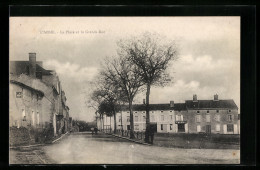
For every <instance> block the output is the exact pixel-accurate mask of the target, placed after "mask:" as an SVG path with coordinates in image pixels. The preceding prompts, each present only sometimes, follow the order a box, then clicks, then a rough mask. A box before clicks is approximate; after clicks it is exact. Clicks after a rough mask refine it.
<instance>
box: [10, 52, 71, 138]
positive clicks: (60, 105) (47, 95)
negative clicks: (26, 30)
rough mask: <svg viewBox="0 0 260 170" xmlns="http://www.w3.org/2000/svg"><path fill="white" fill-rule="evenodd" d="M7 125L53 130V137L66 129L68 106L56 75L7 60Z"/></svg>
mask: <svg viewBox="0 0 260 170" xmlns="http://www.w3.org/2000/svg"><path fill="white" fill-rule="evenodd" d="M9 73H10V76H9V78H10V85H9V87H10V91H9V96H10V111H9V117H10V126H16V127H20V126H23V127H33V128H40V127H41V128H48V127H51V128H53V132H54V135H57V134H60V133H65V132H66V131H67V130H68V128H67V126H68V121H69V107H68V106H66V96H65V92H64V91H62V88H61V83H60V81H59V77H58V75H57V74H56V73H55V71H53V70H46V69H44V68H43V67H42V62H41V61H36V53H29V61H10V71H9Z"/></svg>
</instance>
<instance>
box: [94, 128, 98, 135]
mask: <svg viewBox="0 0 260 170" xmlns="http://www.w3.org/2000/svg"><path fill="white" fill-rule="evenodd" d="M94 131H95V134H96V135H97V131H98V128H97V127H95V128H94Z"/></svg>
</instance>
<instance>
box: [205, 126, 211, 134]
mask: <svg viewBox="0 0 260 170" xmlns="http://www.w3.org/2000/svg"><path fill="white" fill-rule="evenodd" d="M206 133H211V125H206Z"/></svg>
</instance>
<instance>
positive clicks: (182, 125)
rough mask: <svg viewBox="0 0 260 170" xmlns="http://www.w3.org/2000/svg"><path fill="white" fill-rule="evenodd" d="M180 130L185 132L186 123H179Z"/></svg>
mask: <svg viewBox="0 0 260 170" xmlns="http://www.w3.org/2000/svg"><path fill="white" fill-rule="evenodd" d="M178 132H185V126H184V123H180V124H178Z"/></svg>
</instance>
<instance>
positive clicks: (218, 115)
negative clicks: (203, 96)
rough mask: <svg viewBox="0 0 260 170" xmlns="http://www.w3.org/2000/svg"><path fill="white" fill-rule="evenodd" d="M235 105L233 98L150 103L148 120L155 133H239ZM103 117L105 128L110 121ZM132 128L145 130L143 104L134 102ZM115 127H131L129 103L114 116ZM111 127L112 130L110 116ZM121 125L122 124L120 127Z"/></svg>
mask: <svg viewBox="0 0 260 170" xmlns="http://www.w3.org/2000/svg"><path fill="white" fill-rule="evenodd" d="M238 115H239V114H238V107H237V105H236V104H235V102H234V101H233V100H219V99H218V95H214V99H213V100H197V95H193V100H186V101H185V103H174V101H170V103H169V104H150V123H151V125H152V126H156V129H157V132H158V133H219V134H239V133H240V122H239V121H240V120H238V119H239V117H238ZM107 119H108V118H106V116H105V118H104V127H110V126H109V125H110V122H108V121H106V120H107ZM133 119H134V131H145V129H146V112H145V105H144V104H137V105H133ZM116 120H117V122H116V124H117V129H124V130H130V112H129V110H128V106H123V107H122V112H120V113H117V115H116ZM111 125H112V126H111V127H112V129H114V126H113V125H114V123H113V119H112V122H111ZM121 125H122V126H121Z"/></svg>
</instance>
